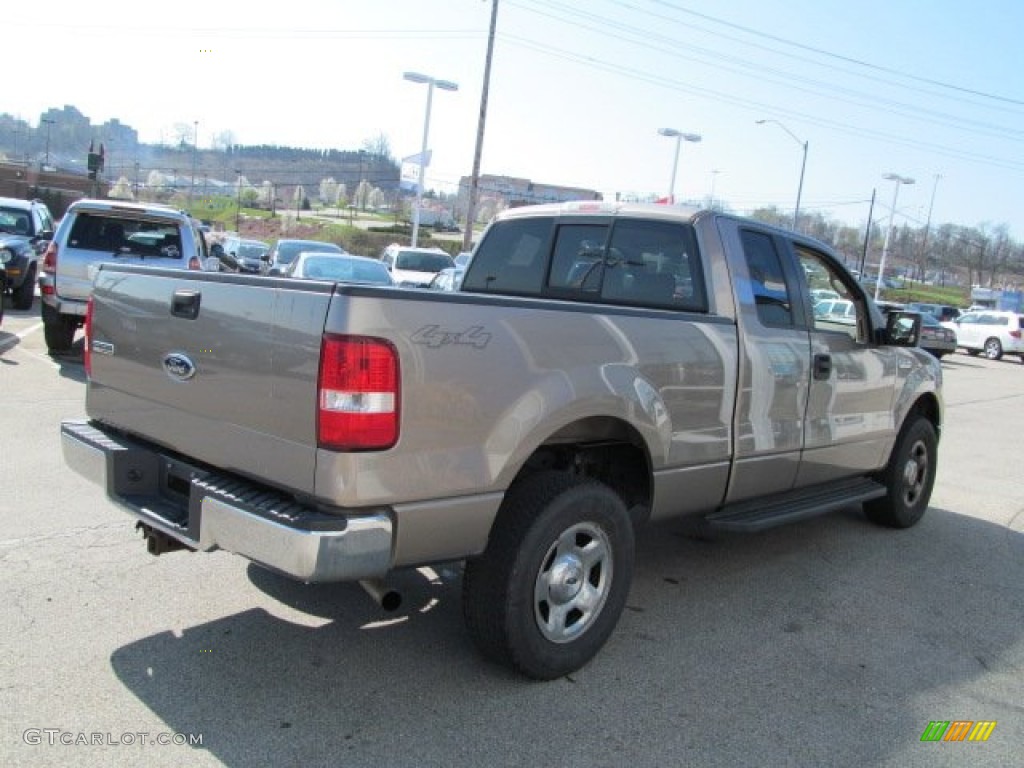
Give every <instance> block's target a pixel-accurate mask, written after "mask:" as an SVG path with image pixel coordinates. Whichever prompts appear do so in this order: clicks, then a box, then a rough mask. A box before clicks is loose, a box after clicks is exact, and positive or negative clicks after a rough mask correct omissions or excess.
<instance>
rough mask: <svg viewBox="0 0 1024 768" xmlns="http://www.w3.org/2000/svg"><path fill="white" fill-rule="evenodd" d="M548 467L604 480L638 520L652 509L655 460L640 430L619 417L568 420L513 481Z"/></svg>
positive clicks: (635, 519) (534, 453)
mask: <svg viewBox="0 0 1024 768" xmlns="http://www.w3.org/2000/svg"><path fill="white" fill-rule="evenodd" d="M544 470H557V471H562V472H569V473H571V474H573V475H577V476H580V477H591V478H594V479H595V480H599V481H600V482H602V483H604V484H605V485H607V486H609V487H610V488H611V489H612V490H614V491H615V492H616V493H617V494H618V495H619V497H620V498H621V499H622V501H623V503H624V504H625V505H626V509H628V510H629V511H630V516H631V517H633V519H634V521H635V522H641V521H642V520H643V519H646V517H647V516H648V515H649V514H650V506H651V496H652V493H651V482H652V481H651V461H650V456H649V455H648V452H647V448H646V446H645V445H644V441H643V438H642V437H641V436H640V434H639V433H638V432H637V431H636V430H635V429H633V428H632V427H631V426H629V425H628V424H625V423H624V422H621V421H618V420H615V419H587V420H585V421H583V422H579V423H577V424H573V425H569V426H567V427H565V428H563V429H561V430H559V431H558V432H557V433H556V434H554V435H552V436H551V437H550V438H549V439H548V441H547V442H545V443H544V444H543V445H541V446H539V447H538V448H537V450H536V451H534V452H533V454H532V455H531V456H530V458H529V459H527V460H526V462H525V463H524V464H523V467H522V468H521V469H520V470H519V474H517V475H516V478H515V480H514V481H513V482H518V481H519V480H521V479H523V478H524V477H526V476H528V475H531V474H533V473H535V472H540V471H544Z"/></svg>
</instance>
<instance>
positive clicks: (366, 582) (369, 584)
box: [359, 579, 402, 613]
mask: <svg viewBox="0 0 1024 768" xmlns="http://www.w3.org/2000/svg"><path fill="white" fill-rule="evenodd" d="M359 586H360V587H362V588H363V589H364V590H366V594H368V595H369V596H370V597H372V598H373V601H374V602H375V603H376V604H377V605H379V606H380V607H381V608H383V609H384V610H385V611H387V612H388V613H390V612H391V611H397V610H398V607H399V606H400V605H401V604H402V593H401V592H398V591H397V590H394V589H392V588H391V587H389V586H387V585H386V584H385V583H384V582H383V581H382V580H380V579H361V580H360V581H359Z"/></svg>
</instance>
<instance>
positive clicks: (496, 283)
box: [462, 216, 708, 312]
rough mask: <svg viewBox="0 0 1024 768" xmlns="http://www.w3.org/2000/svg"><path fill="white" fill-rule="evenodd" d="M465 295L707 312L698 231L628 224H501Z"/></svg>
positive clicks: (548, 220)
mask: <svg viewBox="0 0 1024 768" xmlns="http://www.w3.org/2000/svg"><path fill="white" fill-rule="evenodd" d="M462 290H464V291H476V292H483V293H501V294H512V295H524V296H545V297H550V298H560V299H567V300H575V301H586V302H593V303H599V304H614V305H622V306H631V307H650V308H655V309H677V310H686V311H694V312H706V311H707V304H708V302H707V295H706V293H705V289H704V278H703V273H702V271H701V267H700V259H699V254H698V251H697V241H696V236H695V234H694V232H693V228H692V227H691V226H690V225H689V224H685V223H677V222H671V221H660V220H645V219H641V218H629V217H621V218H620V217H611V218H601V219H599V220H587V219H582V218H577V219H569V218H566V219H565V220H561V219H559V218H558V217H555V216H547V217H536V218H524V219H510V220H507V221H500V222H497V223H496V224H494V225H493V226H492V227H491V229H490V230H489V231H488V233H487V236H486V237H485V238H484V240H483V241H482V242H481V244H480V246H479V247H478V248H477V250H476V252H475V253H474V255H473V261H472V264H471V265H470V267H469V271H468V272H467V274H466V278H465V280H464V281H463V287H462Z"/></svg>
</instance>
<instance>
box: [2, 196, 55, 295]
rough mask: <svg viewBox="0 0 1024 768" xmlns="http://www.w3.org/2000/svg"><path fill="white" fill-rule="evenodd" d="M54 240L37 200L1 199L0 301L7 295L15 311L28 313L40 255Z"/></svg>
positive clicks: (49, 221)
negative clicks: (0, 271) (0, 275)
mask: <svg viewBox="0 0 1024 768" xmlns="http://www.w3.org/2000/svg"><path fill="white" fill-rule="evenodd" d="M52 237H53V217H52V216H50V210H49V209H48V208H47V207H46V204H45V203H42V202H40V201H39V200H18V199H17V198H13V197H0V263H2V264H3V265H4V268H5V270H6V272H7V277H6V279H4V280H3V282H2V283H0V298H2V294H4V293H7V292H10V294H11V296H12V298H13V301H14V308H15V309H31V308H32V297H33V296H34V295H35V287H36V272H37V271H38V264H39V255H40V253H41V252H42V250H43V249H44V248H45V247H46V243H47V241H48V240H50V239H51V238H52Z"/></svg>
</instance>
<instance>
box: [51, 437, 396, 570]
mask: <svg viewBox="0 0 1024 768" xmlns="http://www.w3.org/2000/svg"><path fill="white" fill-rule="evenodd" d="M61 448H62V451H63V454H64V462H65V463H66V464H67V465H68V466H69V467H70V468H71V469H73V470H74V471H75V472H77V473H78V474H80V475H82V476H83V477H84V478H86V479H87V480H90V481H92V482H94V483H97V484H98V485H100V486H102V487H103V488H104V489H105V490H106V493H107V496H108V497H109V498H110V499H111V500H112V501H114V502H115V503H116V504H118V505H119V506H120V507H122V508H123V509H125V510H126V511H127V512H128V513H129V514H131V515H132V516H133V517H135V518H137V519H138V520H140V521H141V522H142V523H144V524H145V525H148V526H151V527H152V528H154V529H156V530H158V531H162V532H163V533H165V534H167V535H168V536H170V537H171V538H173V539H176V540H177V541H180V542H181V543H182V544H184V545H185V546H187V547H189V548H190V549H197V550H203V551H210V550H214V549H224V550H227V551H229V552H234V553H235V554H238V555H242V556H243V557H246V558H248V559H250V560H252V561H253V562H256V563H258V564H260V565H263V566H265V567H267V568H270V569H271V570H274V571H278V572H279V573H283V574H285V575H287V576H291V577H292V578H294V579H298V580H300V581H305V582H328V581H356V580H359V579H370V578H379V577H381V576H383V575H385V574H386V573H387V572H388V570H389V569H390V568H391V564H392V539H393V523H392V519H391V515H390V514H389V513H388V511H387V510H376V511H372V512H370V513H368V514H358V515H328V514H324V513H322V512H320V511H318V510H316V509H314V508H312V507H308V506H305V505H302V504H299V503H297V502H295V501H294V500H293V499H291V498H290V497H288V496H286V495H285V494H281V493H278V492H275V491H272V490H268V489H266V488H262V487H259V486H256V485H255V484H253V483H251V482H250V481H247V480H244V479H240V478H238V477H235V476H228V475H221V474H219V473H216V472H211V471H209V470H206V469H201V468H198V467H196V466H193V465H191V464H189V463H187V462H184V461H181V460H179V459H176V458H173V457H171V456H168V455H165V454H163V453H161V452H159V451H158V450H156V449H154V448H152V447H150V446H147V445H145V444H143V443H140V442H136V441H134V440H129V439H126V438H123V437H121V436H119V435H115V434H113V433H111V432H107V431H104V430H103V429H102V428H101V427H97V426H96V425H94V424H90V423H89V422H86V421H65V422H63V423H62V424H61Z"/></svg>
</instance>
